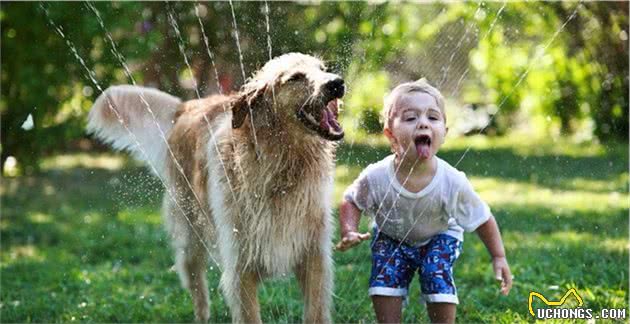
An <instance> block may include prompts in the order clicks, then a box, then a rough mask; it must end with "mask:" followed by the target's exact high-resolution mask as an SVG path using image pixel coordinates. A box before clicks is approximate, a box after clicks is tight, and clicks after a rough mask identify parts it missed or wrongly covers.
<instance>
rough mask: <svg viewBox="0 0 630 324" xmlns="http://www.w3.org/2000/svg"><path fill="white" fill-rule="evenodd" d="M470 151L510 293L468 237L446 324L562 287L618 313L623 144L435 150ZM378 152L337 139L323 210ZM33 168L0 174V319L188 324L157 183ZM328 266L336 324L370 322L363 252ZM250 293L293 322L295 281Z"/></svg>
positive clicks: (131, 171)
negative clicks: (499, 236) (332, 184)
mask: <svg viewBox="0 0 630 324" xmlns="http://www.w3.org/2000/svg"><path fill="white" fill-rule="evenodd" d="M468 147H470V150H469V151H468V152H467V153H466V155H465V157H464V158H463V159H462V161H461V163H460V164H459V166H458V168H459V169H460V170H462V171H464V172H466V174H467V175H468V177H469V178H470V179H471V180H472V182H473V185H474V186H475V188H476V189H477V191H478V192H479V193H480V195H481V196H482V197H483V198H484V199H485V200H486V201H487V202H488V203H489V204H490V206H491V208H492V210H493V212H494V214H495V216H496V218H497V219H498V222H499V224H500V226H501V229H502V232H503V236H504V242H505V245H506V249H507V253H508V259H509V261H510V264H511V267H512V271H513V273H514V275H515V284H514V288H513V290H512V292H511V294H510V296H508V297H503V296H500V295H499V294H498V286H497V284H496V283H495V282H494V280H493V275H492V273H491V267H490V263H489V256H488V255H487V252H486V251H485V249H484V247H483V245H482V244H481V242H480V241H479V239H477V238H476V237H475V235H474V234H467V236H466V242H465V244H464V253H463V254H462V256H461V257H460V259H459V260H458V261H457V263H456V268H455V277H456V280H457V285H458V291H459V296H460V306H459V308H458V320H459V321H460V322H504V323H511V322H514V321H531V317H530V316H529V315H528V311H527V298H528V295H529V292H530V291H531V290H535V291H537V292H540V293H542V294H543V295H545V296H546V297H547V298H548V299H550V300H557V299H559V298H560V297H562V295H564V293H565V292H566V291H567V289H568V288H571V287H575V288H577V291H578V293H580V295H581V296H582V298H583V299H584V307H587V308H592V309H594V310H596V311H598V310H599V309H601V308H604V307H614V308H628V247H629V242H628V208H629V200H628V151H627V145H626V144H619V145H609V146H607V147H604V146H598V145H593V144H589V145H577V144H572V143H570V142H566V141H556V142H551V141H542V140H533V139H527V138H517V137H512V138H498V139H492V140H489V139H486V138H483V137H474V138H466V139H450V140H449V142H448V144H447V146H445V147H444V149H443V150H442V151H441V152H440V154H439V155H440V156H441V157H442V158H443V159H445V160H447V161H449V162H450V163H451V164H455V163H456V162H457V161H459V160H460V158H461V157H462V155H463V154H464V152H466V149H467V148H468ZM387 154H388V148H387V146H386V145H384V142H383V141H382V139H364V140H362V141H360V142H355V143H352V145H351V144H349V143H346V144H344V145H343V146H342V147H341V148H340V150H339V154H338V160H339V161H338V164H337V175H336V188H335V197H334V199H335V202H336V203H338V202H339V199H340V196H341V193H342V191H343V190H344V188H345V187H346V186H347V185H348V184H349V183H350V182H351V181H352V180H353V179H354V178H355V177H356V176H357V175H358V173H359V172H360V171H361V169H362V168H363V167H365V166H366V165H367V164H369V163H371V162H374V161H377V160H378V159H380V158H382V157H384V156H385V155H387ZM43 169H44V170H45V171H44V173H43V174H42V175H40V176H37V177H19V178H4V179H3V181H2V185H1V187H0V196H1V199H2V217H1V218H0V230H1V243H2V250H1V251H2V254H1V258H0V260H1V282H0V283H1V291H0V299H1V300H0V316H1V317H0V320H1V321H2V322H48V321H55V322H62V321H63V322H68V321H91V322H118V321H124V322H190V321H192V320H193V313H192V305H191V302H190V298H189V296H188V295H187V293H186V292H185V291H184V290H183V289H182V288H181V287H180V286H179V281H178V278H177V275H176V273H174V272H172V271H171V270H170V268H171V266H172V255H171V251H170V249H169V246H168V242H167V241H166V235H165V232H164V230H163V229H162V226H161V219H160V213H159V206H160V202H161V192H162V189H161V188H160V183H159V181H157V180H156V179H154V178H152V177H151V176H150V175H149V174H148V172H147V171H146V170H145V169H144V168H142V167H139V166H138V165H137V164H136V163H132V162H129V161H127V159H126V158H125V157H124V156H122V155H111V154H102V155H85V154H73V155H66V156H57V157H54V158H51V159H48V160H47V161H45V162H44V163H43ZM335 213H336V210H335ZM362 227H363V229H364V230H365V229H367V227H368V221H367V220H364V221H363V223H362ZM334 239H335V241H337V239H338V238H337V234H335V238H334ZM334 258H335V264H336V265H335V269H336V271H335V296H334V306H335V312H334V319H335V322H373V321H374V315H373V311H372V307H371V302H370V300H369V298H368V296H367V280H368V277H369V272H370V254H369V244H367V243H364V244H363V245H361V246H359V247H357V248H355V249H353V250H351V251H349V252H346V253H339V252H336V253H335V255H334ZM208 276H209V279H210V289H211V291H212V293H211V299H212V300H211V302H212V306H211V307H212V309H211V316H212V320H213V321H216V322H228V321H229V320H230V317H229V311H228V309H227V307H226V305H225V303H224V301H223V298H222V296H221V294H220V292H219V291H218V289H217V288H218V278H219V276H220V274H219V272H218V270H217V267H216V266H214V267H212V268H211V271H210V272H209V274H208ZM259 295H260V297H261V303H262V316H263V320H264V321H268V322H299V321H300V320H301V312H302V304H301V301H300V292H299V290H298V288H297V284H296V282H295V279H293V278H288V279H285V280H276V281H271V282H267V283H266V284H265V285H263V286H261V288H260V290H259ZM418 296H419V285H418V283H417V281H414V283H413V285H412V287H411V295H410V303H409V306H408V307H407V308H406V309H405V313H404V319H405V321H407V322H426V321H427V317H426V314H425V310H424V306H423V305H421V304H420V303H419V302H418ZM541 304H542V303H540V301H538V300H536V302H535V305H534V306H535V307H541V306H542V305H541Z"/></svg>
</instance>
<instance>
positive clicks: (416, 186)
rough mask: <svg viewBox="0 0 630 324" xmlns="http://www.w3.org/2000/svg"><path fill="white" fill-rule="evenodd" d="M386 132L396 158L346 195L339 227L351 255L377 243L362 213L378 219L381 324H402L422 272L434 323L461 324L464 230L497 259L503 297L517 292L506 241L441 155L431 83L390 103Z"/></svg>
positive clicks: (440, 116)
mask: <svg viewBox="0 0 630 324" xmlns="http://www.w3.org/2000/svg"><path fill="white" fill-rule="evenodd" d="M383 118H384V120H385V125H384V133H385V136H386V137H387V138H388V139H389V142H390V144H391V149H392V151H393V153H394V154H393V155H390V156H388V157H386V158H385V159H383V160H381V161H379V162H377V163H374V164H372V165H370V166H368V167H367V168H366V169H365V170H363V172H361V174H360V175H359V177H358V178H357V179H356V180H355V181H354V183H353V184H352V185H351V186H350V187H349V188H348V189H347V190H346V192H345V193H344V200H343V202H342V204H341V207H340V213H339V221H340V231H341V242H340V243H339V244H338V245H337V249H338V250H341V251H345V250H347V249H348V248H351V247H353V246H355V245H357V244H358V243H360V242H361V241H364V240H367V239H369V238H370V233H364V234H362V233H359V232H358V224H359V217H360V216H361V212H364V213H366V214H368V215H370V216H372V217H374V221H375V225H374V239H373V240H372V245H371V248H372V275H371V277H370V289H369V295H370V296H371V297H372V303H373V306H374V311H375V312H376V318H377V320H378V322H380V323H399V322H400V320H401V312H402V304H403V300H404V299H405V298H406V296H407V288H408V287H409V283H410V282H411V280H412V278H413V274H414V272H415V271H418V274H419V276H420V284H421V287H422V288H421V290H422V298H423V299H424V300H425V301H426V303H427V311H428V313H429V318H430V319H431V321H432V322H439V323H445V322H446V323H453V322H454V321H455V311H456V305H457V304H458V302H459V301H458V299H457V291H456V289H455V283H454V280H453V262H455V260H456V259H457V257H458V256H459V254H460V252H461V250H462V241H463V231H464V230H466V231H468V232H471V231H476V232H477V234H478V235H479V237H480V238H481V240H482V241H483V243H484V244H485V246H486V248H487V249H488V252H490V255H491V256H492V267H493V269H494V272H495V274H496V279H497V280H500V281H501V293H503V294H504V295H507V294H508V293H509V291H510V288H511V287H512V275H511V273H510V267H509V266H508V263H507V260H506V258H505V251H504V249H503V242H502V241H501V234H500V233H499V228H498V226H497V223H496V221H495V220H494V217H493V216H492V214H491V212H490V208H489V207H488V205H487V204H486V203H485V202H483V201H482V200H481V199H480V198H479V196H478V195H477V194H476V193H475V191H474V190H473V188H472V186H471V185H470V183H469V182H468V179H467V178H466V176H465V175H464V173H462V172H460V171H458V170H457V169H455V168H454V167H452V166H451V165H449V164H448V163H447V162H445V161H443V160H441V159H440V158H438V157H437V156H436V155H435V154H436V153H437V152H438V150H439V148H440V146H441V145H442V143H443V142H444V137H445V135H446V132H447V130H448V129H447V128H446V126H445V124H446V115H445V112H444V98H443V97H442V95H441V94H440V92H439V91H438V90H437V89H435V88H434V87H432V86H431V85H429V84H428V83H427V82H426V80H424V79H421V80H418V81H416V82H409V83H403V84H401V85H399V86H397V87H396V88H395V89H394V90H393V91H392V92H391V94H389V96H388V97H387V98H386V100H385V107H384V109H383Z"/></svg>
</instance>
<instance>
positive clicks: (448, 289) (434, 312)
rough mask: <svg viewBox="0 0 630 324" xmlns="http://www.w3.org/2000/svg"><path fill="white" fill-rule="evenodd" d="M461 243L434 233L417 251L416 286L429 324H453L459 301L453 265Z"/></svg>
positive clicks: (459, 251) (450, 237)
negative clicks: (424, 302) (420, 293)
mask: <svg viewBox="0 0 630 324" xmlns="http://www.w3.org/2000/svg"><path fill="white" fill-rule="evenodd" d="M461 247H462V242H461V241H459V240H457V239H456V238H454V237H452V236H449V235H445V234H438V235H436V236H435V237H433V238H432V239H431V241H429V243H427V244H426V245H424V246H422V247H421V248H420V250H419V255H418V259H417V260H418V261H419V263H420V264H419V265H420V271H419V272H420V285H421V288H422V297H423V299H424V300H425V301H426V302H427V312H428V315H429V318H430V319H431V322H432V323H454V322H455V315H456V310H457V304H458V303H459V300H458V298H457V289H456V288H455V280H454V279H453V263H454V262H455V260H456V259H457V257H459V254H460V253H461Z"/></svg>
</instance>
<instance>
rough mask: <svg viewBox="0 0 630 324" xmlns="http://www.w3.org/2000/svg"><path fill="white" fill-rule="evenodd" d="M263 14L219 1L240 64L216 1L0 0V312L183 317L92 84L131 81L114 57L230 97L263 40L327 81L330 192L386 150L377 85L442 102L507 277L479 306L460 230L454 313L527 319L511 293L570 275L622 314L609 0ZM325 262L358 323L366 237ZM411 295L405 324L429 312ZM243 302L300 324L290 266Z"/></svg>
mask: <svg viewBox="0 0 630 324" xmlns="http://www.w3.org/2000/svg"><path fill="white" fill-rule="evenodd" d="M267 5H268V7H269V9H270V10H269V21H270V25H269V27H270V31H271V32H270V33H269V34H268V33H267V31H266V30H267V24H266V15H265V12H266V7H265V3H264V2H258V3H241V2H235V3H234V13H235V17H236V23H237V25H238V32H239V40H240V42H239V45H240V47H241V50H242V56H243V61H242V63H243V70H241V61H240V60H239V52H238V49H237V47H236V39H235V33H234V25H233V24H234V22H233V20H232V11H231V7H230V4H229V3H228V2H212V3H194V2H185V3H157V2H135V3H134V2H112V3H109V2H97V3H93V4H88V3H12V2H2V3H0V23H1V32H2V39H1V44H0V46H1V50H2V54H3V55H2V64H1V85H2V87H1V98H0V117H1V123H2V125H1V126H2V127H1V134H0V136H1V139H2V161H1V162H2V166H3V175H4V178H3V179H2V183H1V184H0V198H1V203H2V215H1V217H0V234H1V237H0V243H1V252H2V253H1V255H0V262H1V263H0V270H1V278H0V320H1V321H3V322H23V321H36V322H44V321H74V320H76V321H97V322H108V321H126V322H130V321H134V322H139V321H162V322H172V321H178V322H181V321H191V320H192V308H191V304H190V299H189V297H188V295H187V294H186V293H185V291H184V290H183V289H182V288H180V287H179V283H178V280H177V276H176V274H175V273H174V272H171V271H169V269H170V267H171V265H172V256H171V252H170V250H169V248H168V242H166V236H165V233H164V232H163V230H162V228H161V221H160V216H159V205H160V197H161V192H162V188H160V184H159V182H158V181H156V180H155V179H153V178H152V177H151V176H150V175H149V174H148V172H147V171H146V170H145V169H144V168H142V167H141V166H139V165H137V164H136V163H134V162H133V161H129V160H128V158H127V157H126V156H125V155H124V154H113V153H103V152H104V151H105V150H107V149H106V148H104V147H102V146H101V145H99V144H98V143H94V142H92V141H91V139H90V138H89V137H87V136H86V135H85V134H84V126H85V117H86V113H87V111H88V110H89V108H90V106H91V104H92V102H93V100H94V99H95V98H96V97H97V96H98V95H99V94H100V90H99V88H102V89H104V88H106V87H107V86H109V85H112V84H120V83H131V82H132V81H131V78H130V77H129V75H127V73H126V71H125V69H124V68H123V63H124V64H126V65H127V66H128V67H129V71H130V72H131V76H132V77H133V80H134V81H136V82H137V83H138V84H143V85H149V86H154V87H157V88H159V89H162V90H164V91H167V92H169V93H173V94H175V95H178V96H181V97H183V98H195V97H196V95H197V92H199V93H200V94H201V95H206V94H210V93H216V92H218V91H219V88H220V87H219V86H218V83H222V84H223V85H224V86H225V87H224V88H223V89H222V90H223V91H230V90H237V89H238V87H239V85H240V84H242V82H243V75H245V76H247V75H249V73H251V72H252V71H254V70H255V69H257V68H258V67H260V66H261V65H262V64H264V62H265V61H266V60H268V59H269V57H270V51H271V56H276V55H279V54H281V53H286V52H290V51H302V52H307V53H313V54H317V55H320V56H321V57H323V58H324V59H326V60H328V61H329V62H330V65H332V66H333V68H334V69H335V70H337V71H338V72H340V73H342V74H343V75H344V76H345V78H346V81H347V83H348V88H349V91H348V95H347V97H346V98H345V103H346V104H345V110H344V112H343V115H342V118H343V120H342V122H343V125H344V127H345V128H346V130H347V137H346V140H345V142H344V143H343V145H342V146H341V148H340V151H339V154H338V155H339V161H338V164H337V168H336V183H335V195H334V199H335V202H336V203H337V202H338V201H339V199H340V196H341V192H342V191H343V190H344V188H345V187H346V186H347V185H348V184H349V183H350V182H351V181H352V180H353V179H354V178H355V177H356V176H357V175H358V173H359V172H360V170H361V169H362V168H363V167H365V166H366V165H367V164H369V163H372V162H374V161H377V160H378V159H380V158H382V157H383V156H385V155H386V154H387V152H388V149H387V145H386V143H385V141H384V139H383V138H382V136H378V133H379V132H380V123H379V120H378V114H379V111H380V108H381V105H382V98H383V95H384V94H385V93H386V92H387V91H388V90H389V89H390V88H391V87H393V86H394V85H395V84H397V83H399V82H402V81H407V80H413V79H417V78H420V77H427V78H428V79H429V80H430V82H432V83H433V84H435V85H437V86H438V87H439V88H440V89H441V90H442V91H443V93H444V94H445V95H446V97H447V99H448V103H447V110H448V120H449V127H450V129H451V131H450V133H449V138H448V139H447V145H446V146H445V148H444V150H442V151H441V153H440V156H441V157H443V158H444V159H446V160H447V161H449V162H451V164H458V168H459V169H461V170H462V171H465V172H466V173H467V175H468V176H469V177H470V178H471V179H472V181H473V185H474V186H475V188H476V189H477V190H478V191H479V193H480V195H481V196H482V198H484V199H485V200H486V201H488V202H489V204H490V205H491V207H492V208H493V211H494V213H495V214H496V216H497V219H498V220H499V223H500V225H501V227H502V230H503V233H504V239H505V244H506V248H507V250H508V254H509V257H510V262H511V264H512V268H513V271H514V272H515V276H516V282H515V288H514V290H513V292H512V294H511V295H510V296H509V297H507V298H504V297H500V296H498V293H497V291H498V288H497V287H496V285H495V283H494V282H493V280H492V275H491V272H490V271H491V270H490V265H489V258H488V256H487V253H486V252H485V251H484V249H483V246H482V244H481V243H480V242H479V240H478V239H477V238H475V237H474V236H468V237H466V244H465V253H464V254H463V255H462V257H461V258H460V260H459V261H458V265H457V267H456V278H457V283H458V288H459V294H460V298H461V300H462V303H461V305H460V307H459V313H458V314H459V319H460V321H462V322H483V321H488V322H513V321H527V320H529V317H528V316H529V315H528V314H527V296H528V294H529V291H530V290H536V291H539V292H541V293H543V294H544V295H545V296H547V297H548V298H559V297H561V296H562V295H563V294H564V292H565V291H566V289H567V288H569V287H576V288H577V289H578V292H580V294H581V295H582V297H583V298H584V300H585V306H586V307H589V308H593V309H596V310H599V309H601V308H603V307H617V308H628V301H627V299H628V244H629V243H628V208H629V201H628V169H627V167H628V151H627V143H626V141H627V139H628V133H629V132H628V4H627V2H604V3H602V2H583V3H578V2H509V3H507V2H489V3H484V2H479V3H448V4H441V3H435V4H410V3H396V4H391V3H363V2H353V3H345V2H336V3H328V2H325V3H303V4H296V3H284V2H282V3H280V2H269V3H268V4H267ZM92 8H94V10H93V9H92ZM95 12H96V13H98V17H100V18H101V19H102V21H103V26H104V27H103V26H101V24H100V23H99V20H98V17H97V14H96V13H95ZM169 15H171V16H172V17H173V18H174V20H175V22H176V23H177V25H178V27H179V30H180V32H181V36H182V37H181V41H180V39H179V38H178V36H177V33H176V31H175V29H174V28H173V25H172V24H171V23H170V21H169ZM199 20H201V22H202V24H203V29H202V28H201V27H200V24H199ZM204 33H205V34H206V36H207V41H208V46H206V44H205V42H204ZM62 35H63V36H62ZM108 36H109V37H111V39H112V40H113V43H114V44H115V47H116V49H117V50H118V52H119V53H120V55H117V54H116V52H115V51H113V50H112V49H113V47H112V42H110V40H109V38H108ZM268 38H269V39H270V43H271V50H269V47H268V44H269V43H268ZM180 46H181V49H183V50H184V52H185V54H186V58H187V59H188V61H189V62H190V65H191V71H192V75H194V81H193V78H191V74H190V71H189V69H188V67H187V65H186V64H185V60H184V57H183V56H182V53H181V52H180ZM77 56H78V57H80V58H81V59H82V60H84V64H85V67H84V66H83V65H82V64H81V63H80V61H79V60H78V59H77ZM211 58H212V60H211ZM195 85H196V86H195ZM473 108H474V109H473ZM29 114H30V115H31V116H32V117H33V119H34V125H35V126H34V128H33V129H31V130H24V129H22V128H21V125H22V123H23V122H24V121H25V120H26V118H27V116H28V115H29ZM488 121H490V123H489V124H488ZM466 134H467V135H474V134H477V135H474V136H464V135H466ZM9 156H11V157H13V158H14V160H13V161H17V165H14V166H10V168H5V161H6V159H7V158H8V157H9ZM335 205H336V204H335ZM335 212H336V211H335ZM362 226H363V227H364V229H366V228H367V226H368V224H367V220H364V223H363V224H362ZM335 261H336V278H337V279H336V290H335V300H334V304H335V308H336V311H335V315H334V316H335V321H337V322H359V321H374V316H373V313H372V310H371V303H370V301H369V299H368V297H367V294H366V285H367V278H368V275H369V268H370V259H369V251H368V248H367V244H364V245H363V246H360V247H358V248H356V249H353V250H352V251H350V252H348V253H343V254H342V253H335ZM209 277H210V282H211V289H213V292H214V294H212V318H213V320H214V321H219V322H226V321H229V315H228V311H227V308H226V306H225V304H224V302H223V298H222V296H221V294H220V293H218V291H217V282H218V277H219V272H218V270H217V268H216V266H213V268H212V269H211V271H210V273H209ZM418 291H419V287H418V284H417V282H415V283H414V285H413V286H412V292H411V304H410V306H409V308H407V309H406V311H405V320H406V321H410V322H417V321H426V320H427V317H426V315H425V312H424V309H423V306H421V305H420V304H419V303H418V302H417V300H418ZM260 294H261V299H262V303H263V309H262V311H263V319H265V320H266V321H274V322H276V321H277V322H296V321H299V320H300V316H301V307H302V304H301V301H300V298H299V295H300V294H299V291H298V290H297V285H296V283H295V280H294V279H293V278H288V279H286V280H284V281H277V282H273V283H267V284H266V285H264V286H263V287H262V288H261V290H260ZM539 306H540V305H539Z"/></svg>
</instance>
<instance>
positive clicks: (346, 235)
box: [336, 199, 370, 251]
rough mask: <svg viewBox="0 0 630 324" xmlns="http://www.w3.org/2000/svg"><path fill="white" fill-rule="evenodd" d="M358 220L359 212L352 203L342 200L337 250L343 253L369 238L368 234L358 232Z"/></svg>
mask: <svg viewBox="0 0 630 324" xmlns="http://www.w3.org/2000/svg"><path fill="white" fill-rule="evenodd" d="M360 218H361V210H360V209H359V208H357V206H355V205H354V203H352V202H350V201H348V200H345V199H344V200H343V202H342V203H341V206H340V207H339V232H340V234H341V242H339V243H338V244H337V246H336V248H337V250H339V251H345V250H347V249H349V248H351V247H353V246H355V245H357V244H359V243H361V242H362V241H365V240H367V239H369V238H370V233H364V234H361V233H359V232H358V231H359V220H360Z"/></svg>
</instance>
